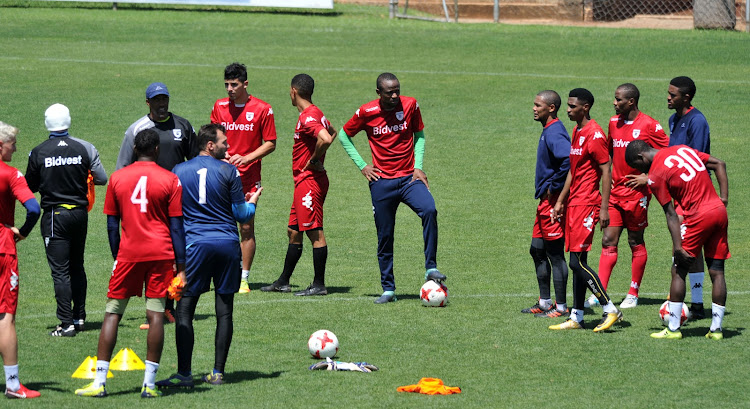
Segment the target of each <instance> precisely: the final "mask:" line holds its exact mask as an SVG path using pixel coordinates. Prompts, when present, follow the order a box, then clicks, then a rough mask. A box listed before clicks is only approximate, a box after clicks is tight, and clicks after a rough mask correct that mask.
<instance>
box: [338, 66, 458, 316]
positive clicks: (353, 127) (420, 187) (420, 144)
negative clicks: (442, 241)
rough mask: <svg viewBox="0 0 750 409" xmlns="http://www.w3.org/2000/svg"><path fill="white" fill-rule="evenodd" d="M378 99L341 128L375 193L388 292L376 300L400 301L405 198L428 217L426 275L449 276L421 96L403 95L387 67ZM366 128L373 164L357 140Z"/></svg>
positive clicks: (383, 281) (346, 146)
mask: <svg viewBox="0 0 750 409" xmlns="http://www.w3.org/2000/svg"><path fill="white" fill-rule="evenodd" d="M375 84H376V90H375V92H376V93H377V94H378V97H379V98H378V99H376V100H374V101H370V102H368V103H366V104H364V105H362V106H361V107H360V108H359V109H358V110H357V111H356V112H355V113H354V116H352V117H351V119H349V121H348V122H347V123H346V124H345V125H344V127H343V128H341V130H340V131H339V140H340V141H341V144H342V145H343V146H344V150H345V151H346V153H347V154H348V155H349V157H350V158H351V159H352V161H354V164H355V165H356V166H357V168H359V170H360V172H362V175H363V176H364V177H365V179H367V180H368V182H369V185H370V196H371V198H372V207H373V212H374V216H375V229H376V230H377V233H378V264H379V266H380V284H381V286H382V287H383V294H382V295H381V296H380V297H378V298H377V299H376V300H375V304H384V303H387V302H391V301H396V295H395V290H396V282H395V278H394V275H393V233H394V229H395V225H396V210H398V205H399V204H400V203H402V202H403V203H405V204H406V205H407V206H409V208H411V209H412V210H413V211H414V212H415V213H417V215H418V216H419V218H420V219H422V236H423V237H424V256H425V270H426V271H425V280H433V281H443V280H445V278H446V277H445V275H444V274H442V273H440V271H438V269H437V242H438V224H437V210H436V209H435V199H433V197H432V194H431V193H430V190H429V189H430V185H429V183H428V182H427V175H425V173H424V171H423V170H422V165H423V161H424V144H425V136H424V130H423V129H424V124H423V123H422V112H421V111H420V110H419V104H418V103H417V100H416V99H414V98H411V97H405V96H401V83H400V82H399V81H398V78H396V76H395V75H393V74H391V73H389V72H386V73H383V74H380V75H379V76H378V79H377V81H376V83H375ZM360 131H365V133H366V134H367V139H368V141H369V142H370V150H371V152H372V163H373V164H372V165H368V164H367V163H366V162H365V161H364V159H362V157H361V156H360V155H359V152H357V149H356V148H355V147H354V144H353V143H352V139H351V138H352V137H353V136H354V135H356V134H357V133H359V132H360Z"/></svg>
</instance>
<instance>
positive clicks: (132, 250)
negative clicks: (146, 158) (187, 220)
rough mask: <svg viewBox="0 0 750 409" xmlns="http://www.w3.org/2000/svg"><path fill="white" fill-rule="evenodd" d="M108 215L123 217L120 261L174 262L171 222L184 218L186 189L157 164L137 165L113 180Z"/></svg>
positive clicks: (117, 175) (141, 163)
mask: <svg viewBox="0 0 750 409" xmlns="http://www.w3.org/2000/svg"><path fill="white" fill-rule="evenodd" d="M104 214H107V215H110V216H119V217H120V219H121V221H122V239H121V240H120V249H119V251H118V253H117V260H118V261H129V262H139V261H153V260H168V259H174V249H173V247H172V237H171V236H170V234H169V218H170V217H179V216H182V185H181V184H180V180H179V179H178V178H177V175H175V174H174V173H172V172H170V171H168V170H165V169H163V168H161V167H160V166H159V165H157V164H156V162H134V163H133V164H132V165H129V166H126V167H124V168H122V169H120V170H118V171H115V173H113V174H112V177H111V178H110V180H109V186H107V195H106V196H105V198H104Z"/></svg>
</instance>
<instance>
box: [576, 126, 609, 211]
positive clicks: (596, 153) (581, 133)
mask: <svg viewBox="0 0 750 409" xmlns="http://www.w3.org/2000/svg"><path fill="white" fill-rule="evenodd" d="M608 161H609V139H608V138H607V137H606V136H604V130H602V127H601V126H599V124H598V123H596V121H594V120H593V119H592V120H590V121H589V122H588V123H587V124H586V125H584V127H583V128H581V129H578V125H576V126H575V128H573V137H572V138H571V144H570V175H571V177H572V179H571V183H570V195H569V196H568V206H586V205H600V204H601V203H602V195H601V192H599V180H601V178H602V171H601V169H600V168H599V165H601V164H603V163H607V162H608Z"/></svg>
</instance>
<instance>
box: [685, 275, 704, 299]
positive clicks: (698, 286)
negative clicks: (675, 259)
mask: <svg viewBox="0 0 750 409" xmlns="http://www.w3.org/2000/svg"><path fill="white" fill-rule="evenodd" d="M705 276H706V273H704V272H703V271H701V272H698V273H688V279H689V281H690V302H691V303H693V304H703V278H704V277H705Z"/></svg>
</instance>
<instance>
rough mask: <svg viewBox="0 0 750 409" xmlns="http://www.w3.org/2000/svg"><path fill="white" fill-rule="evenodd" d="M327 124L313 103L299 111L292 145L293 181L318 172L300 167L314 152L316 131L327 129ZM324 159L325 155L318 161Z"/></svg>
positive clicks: (316, 138)
mask: <svg viewBox="0 0 750 409" xmlns="http://www.w3.org/2000/svg"><path fill="white" fill-rule="evenodd" d="M329 126H330V123H329V122H328V120H327V119H326V117H325V115H323V112H321V110H320V109H318V107H316V106H315V105H310V106H309V107H307V108H305V109H304V110H303V111H302V112H300V114H299V120H298V121H297V127H296V128H294V146H293V147H292V174H293V175H294V181H295V182H297V181H298V180H301V179H304V178H305V177H307V176H310V175H312V174H313V173H318V172H313V171H310V170H307V171H304V172H303V171H302V169H304V168H305V165H307V161H309V160H310V158H311V157H312V154H313V153H314V152H315V145H316V144H317V143H318V133H320V131H322V130H324V129H328V127H329ZM324 160H325V155H323V157H321V158H320V162H321V163H322V162H323V161H324ZM324 172H325V171H324Z"/></svg>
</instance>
